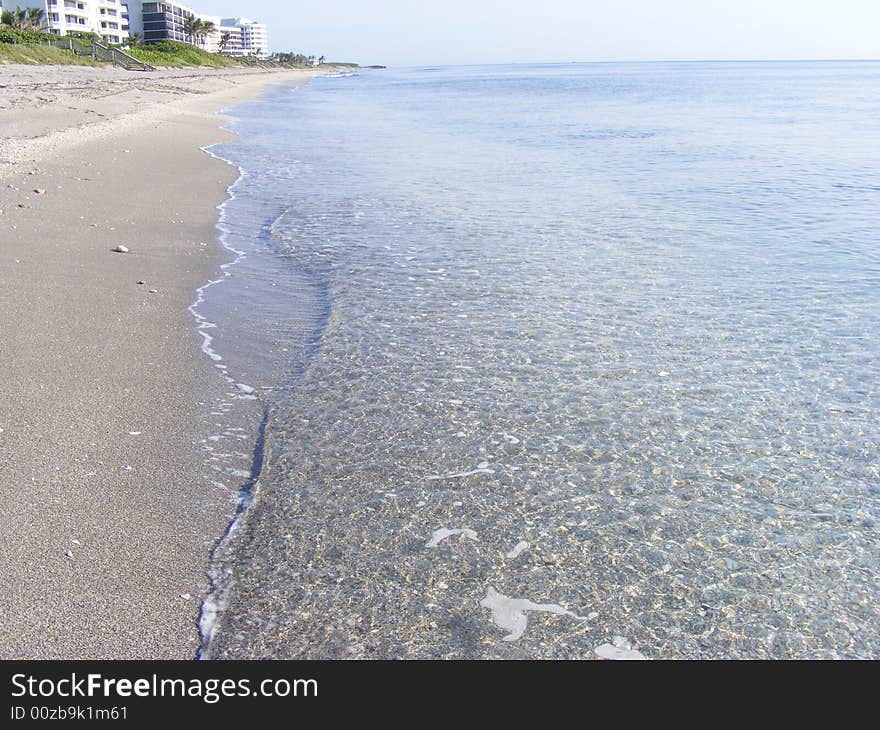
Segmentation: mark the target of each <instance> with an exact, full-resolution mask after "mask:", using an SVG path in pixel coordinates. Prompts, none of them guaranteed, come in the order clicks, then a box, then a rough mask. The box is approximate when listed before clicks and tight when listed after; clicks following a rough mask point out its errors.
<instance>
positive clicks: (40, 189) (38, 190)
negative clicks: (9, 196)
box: [34, 188, 46, 195]
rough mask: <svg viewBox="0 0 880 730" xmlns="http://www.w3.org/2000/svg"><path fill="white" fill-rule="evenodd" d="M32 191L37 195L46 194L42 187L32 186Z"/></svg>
mask: <svg viewBox="0 0 880 730" xmlns="http://www.w3.org/2000/svg"><path fill="white" fill-rule="evenodd" d="M34 192H35V193H36V194H37V195H45V194H46V191H45V190H44V189H43V188H34Z"/></svg>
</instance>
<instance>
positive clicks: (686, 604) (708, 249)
mask: <svg viewBox="0 0 880 730" xmlns="http://www.w3.org/2000/svg"><path fill="white" fill-rule="evenodd" d="M228 113H229V114H230V115H231V116H232V117H234V121H233V122H232V123H231V124H230V129H232V130H234V131H235V132H236V133H237V134H238V136H237V138H236V139H234V140H233V141H230V142H227V143H223V144H221V145H217V146H215V147H213V148H212V149H211V153H212V154H215V155H217V156H219V157H222V158H224V159H226V160H228V161H229V162H231V163H232V164H234V165H237V166H238V167H239V168H240V170H241V173H242V175H241V178H240V179H239V180H238V182H237V183H236V184H235V185H234V186H233V187H232V189H231V198H230V200H229V201H228V202H227V203H225V204H224V206H223V208H222V211H221V221H220V224H219V228H220V232H221V237H222V240H223V242H224V244H225V245H226V246H227V247H228V248H229V249H231V251H233V252H235V253H234V254H233V253H231V254H230V256H231V258H232V259H234V263H231V264H230V265H229V266H227V267H226V269H225V274H226V275H225V278H224V279H223V281H221V282H220V283H218V284H217V285H214V286H211V287H209V288H207V289H205V290H204V291H203V293H202V298H203V301H201V302H200V303H199V304H198V305H197V307H196V311H197V313H198V316H199V317H200V323H201V325H206V326H209V327H210V329H206V328H203V330H202V331H203V334H204V335H206V343H207V345H206V351H207V352H209V354H211V355H212V356H213V357H214V359H215V361H216V362H215V364H216V365H218V366H219V367H221V369H223V371H224V373H225V374H227V376H228V377H229V378H230V379H231V380H233V381H234V382H236V383H239V384H240V386H239V387H240V389H241V391H242V392H243V393H245V394H248V395H249V396H250V397H251V398H253V399H257V400H259V401H260V403H261V404H262V405H263V406H265V409H266V416H265V422H264V433H263V437H262V439H261V442H260V444H258V447H257V448H256V449H255V454H256V462H255V465H256V467H257V468H256V472H257V473H258V479H256V480H255V481H253V482H250V481H249V482H247V484H244V485H242V487H243V491H242V499H243V501H242V514H241V515H240V517H239V518H238V519H237V521H236V523H235V524H234V525H233V528H232V530H231V531H230V534H229V536H228V537H227V538H226V539H225V540H224V542H223V544H222V545H221V547H220V549H219V550H218V551H217V555H216V557H215V563H216V564H215V565H214V566H213V567H212V575H213V577H214V581H215V590H214V595H213V596H212V597H211V598H209V602H208V604H206V605H209V606H210V611H208V612H207V613H209V614H210V618H211V620H210V621H203V630H204V632H205V636H204V639H205V642H204V646H203V652H202V654H203V656H206V657H215V658H220V657H234V658H365V657H366V658H566V659H570V658H592V657H596V656H601V657H608V658H629V657H641V656H644V657H647V658H652V659H678V658H844V657H847V658H875V659H876V658H880V600H878V599H880V583H878V579H880V574H878V565H880V551H878V542H880V541H878V517H880V459H878V444H880V418H878V415H880V388H878V384H880V240H878V233H877V231H878V225H877V224H878V219H880V63H872V62H833V63H832V62H821V63H819V62H815V63H812V62H797V63H796V62H790V63H789V62H777V63H632V64H552V65H511V66H485V67H442V68H412V69H388V70H382V71H378V70H375V71H373V70H371V71H367V70H362V71H356V72H352V73H346V74H339V75H336V76H325V77H319V78H317V79H315V80H314V81H312V82H311V83H309V84H308V85H307V86H305V87H302V88H297V89H291V88H288V87H285V86H275V87H272V88H271V90H270V91H269V92H268V93H266V94H265V96H264V97H262V98H260V99H259V100H256V101H253V102H249V103H246V104H241V105H239V106H236V107H234V108H233V109H231V110H229V111H228ZM215 613H216V617H215Z"/></svg>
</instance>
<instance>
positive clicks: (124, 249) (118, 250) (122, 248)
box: [113, 244, 128, 253]
mask: <svg viewBox="0 0 880 730" xmlns="http://www.w3.org/2000/svg"><path fill="white" fill-rule="evenodd" d="M113 253H128V247H127V246H123V245H121V244H120V245H119V246H115V247H114V248H113Z"/></svg>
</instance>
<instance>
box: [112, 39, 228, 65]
mask: <svg viewBox="0 0 880 730" xmlns="http://www.w3.org/2000/svg"><path fill="white" fill-rule="evenodd" d="M128 53H129V54H130V55H132V56H134V57H135V58H137V59H138V60H140V61H143V62H144V63H148V64H150V65H151V66H174V67H176V68H180V67H181V66H210V67H212V68H226V67H229V66H241V65H242V64H241V63H240V62H239V60H238V59H235V58H229V57H228V56H221V55H220V54H219V53H208V52H207V51H203V50H202V49H201V48H196V47H195V46H191V45H189V44H188V43H180V42H178V41H159V42H158V43H148V44H143V45H138V46H135V47H133V48H130V49H129V51H128Z"/></svg>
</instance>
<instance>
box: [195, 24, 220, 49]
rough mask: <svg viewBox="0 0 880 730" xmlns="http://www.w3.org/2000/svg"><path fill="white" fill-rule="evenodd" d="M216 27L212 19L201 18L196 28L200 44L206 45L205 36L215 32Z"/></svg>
mask: <svg viewBox="0 0 880 730" xmlns="http://www.w3.org/2000/svg"><path fill="white" fill-rule="evenodd" d="M215 27H216V26H215V25H214V23H213V22H212V21H210V20H201V19H199V23H198V27H197V28H196V39H197V40H198V42H199V44H200V45H205V38H206V37H207V36H209V35H211V33H213V32H214V29H215Z"/></svg>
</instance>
